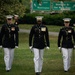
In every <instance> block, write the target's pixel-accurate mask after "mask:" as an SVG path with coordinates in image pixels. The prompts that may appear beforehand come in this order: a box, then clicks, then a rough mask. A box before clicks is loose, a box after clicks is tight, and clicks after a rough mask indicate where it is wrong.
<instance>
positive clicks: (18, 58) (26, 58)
mask: <svg viewBox="0 0 75 75" xmlns="http://www.w3.org/2000/svg"><path fill="white" fill-rule="evenodd" d="M28 37H29V35H28V34H25V33H20V35H19V48H18V49H15V55H14V61H13V66H12V70H11V71H10V72H9V73H7V72H6V71H5V65H4V59H3V54H4V52H3V49H0V75H35V73H34V63H33V53H31V51H30V50H29V46H28ZM50 43H51V45H50V49H49V50H46V49H45V52H44V63H43V70H42V74H41V75H75V64H74V65H73V64H72V66H71V68H70V71H69V72H67V73H65V72H64V70H63V63H62V55H61V53H60V52H59V50H58V47H57V37H56V36H50ZM74 63H75V62H74Z"/></svg>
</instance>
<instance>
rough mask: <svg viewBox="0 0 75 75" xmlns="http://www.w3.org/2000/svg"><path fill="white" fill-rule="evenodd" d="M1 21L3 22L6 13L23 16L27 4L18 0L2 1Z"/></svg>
mask: <svg viewBox="0 0 75 75" xmlns="http://www.w3.org/2000/svg"><path fill="white" fill-rule="evenodd" d="M0 2H1V3H0V21H1V22H3V21H4V18H5V16H6V15H9V14H11V15H14V14H18V15H20V17H22V16H23V15H24V14H25V6H24V5H22V4H21V3H20V2H19V1H18V0H2V1H0Z"/></svg>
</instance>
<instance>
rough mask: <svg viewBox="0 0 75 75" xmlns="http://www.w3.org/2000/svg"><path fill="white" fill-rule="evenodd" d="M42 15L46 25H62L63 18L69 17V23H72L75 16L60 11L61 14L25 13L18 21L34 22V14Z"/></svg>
mask: <svg viewBox="0 0 75 75" xmlns="http://www.w3.org/2000/svg"><path fill="white" fill-rule="evenodd" d="M39 15H40V16H44V18H43V23H44V24H46V25H60V26H61V25H63V18H66V17H67V18H68V17H69V18H71V19H72V20H71V23H72V24H73V23H74V20H75V16H74V15H72V14H69V13H61V14H52V15H51V14H35V13H33V14H25V16H24V17H23V18H22V19H21V21H20V23H22V24H23V23H26V24H35V23H36V19H35V16H39Z"/></svg>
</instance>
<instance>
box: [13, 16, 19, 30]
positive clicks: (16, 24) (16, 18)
mask: <svg viewBox="0 0 75 75" xmlns="http://www.w3.org/2000/svg"><path fill="white" fill-rule="evenodd" d="M14 20H15V22H14V24H15V26H16V28H17V30H18V31H19V27H18V25H19V16H18V15H14Z"/></svg>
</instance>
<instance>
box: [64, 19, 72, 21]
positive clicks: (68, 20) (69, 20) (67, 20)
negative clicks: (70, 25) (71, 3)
mask: <svg viewBox="0 0 75 75" xmlns="http://www.w3.org/2000/svg"><path fill="white" fill-rule="evenodd" d="M63 20H64V21H70V20H71V18H64V19H63Z"/></svg>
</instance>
